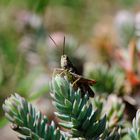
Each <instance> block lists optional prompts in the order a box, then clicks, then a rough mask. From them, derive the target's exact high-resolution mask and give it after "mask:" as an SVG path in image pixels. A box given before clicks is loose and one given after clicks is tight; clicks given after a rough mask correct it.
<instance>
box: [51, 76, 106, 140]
mask: <svg viewBox="0 0 140 140" xmlns="http://www.w3.org/2000/svg"><path fill="white" fill-rule="evenodd" d="M52 92H53V94H51V95H52V97H53V99H54V105H55V106H56V109H57V112H56V113H55V115H57V116H58V117H59V118H60V119H61V120H62V121H63V122H61V123H60V125H61V126H63V127H65V128H67V129H70V130H71V134H72V137H83V138H86V139H90V138H92V139H98V138H99V137H100V135H101V134H102V133H103V132H104V130H105V126H106V116H104V117H103V118H100V119H98V118H97V117H98V113H99V111H98V109H97V110H94V109H93V107H92V105H91V103H90V102H89V96H88V93H87V94H85V95H83V97H82V93H81V91H80V89H78V90H77V91H75V90H74V89H73V87H72V85H71V84H70V83H69V82H68V81H67V80H66V79H65V78H62V77H61V76H60V75H57V76H55V77H54V78H53V80H52Z"/></svg>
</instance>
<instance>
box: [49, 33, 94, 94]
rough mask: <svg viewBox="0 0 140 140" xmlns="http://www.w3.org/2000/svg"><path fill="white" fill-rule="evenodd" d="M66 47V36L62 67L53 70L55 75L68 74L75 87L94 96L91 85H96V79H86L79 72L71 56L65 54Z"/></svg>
mask: <svg viewBox="0 0 140 140" xmlns="http://www.w3.org/2000/svg"><path fill="white" fill-rule="evenodd" d="M49 37H50V39H51V40H52V41H53V42H54V44H55V46H56V47H57V44H56V43H55V41H54V40H53V38H52V37H51V36H50V35H49ZM64 48H65V37H64V41H63V54H62V56H61V68H56V69H55V70H54V72H53V75H56V74H60V75H61V76H66V77H67V79H68V80H69V81H70V82H71V83H72V85H73V87H74V89H78V88H80V89H81V91H82V93H87V94H89V96H90V97H94V92H93V91H92V89H91V87H90V86H92V85H94V84H95V83H96V81H95V80H90V79H86V78H84V77H83V76H81V75H78V74H77V69H76V68H75V67H74V65H73V64H72V62H71V61H70V59H69V57H68V56H67V55H66V54H64Z"/></svg>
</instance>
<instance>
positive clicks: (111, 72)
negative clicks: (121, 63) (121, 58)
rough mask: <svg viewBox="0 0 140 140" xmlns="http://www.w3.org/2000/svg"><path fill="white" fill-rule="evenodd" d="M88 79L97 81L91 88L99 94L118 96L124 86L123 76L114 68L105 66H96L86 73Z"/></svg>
mask: <svg viewBox="0 0 140 140" xmlns="http://www.w3.org/2000/svg"><path fill="white" fill-rule="evenodd" d="M88 77H90V78H93V79H96V81H98V82H97V83H96V85H95V86H94V87H93V88H94V89H95V91H96V92H97V93H99V94H103V93H105V94H111V93H117V94H120V93H121V92H122V91H121V90H122V89H123V86H124V75H123V73H122V72H121V71H120V70H118V69H116V68H108V67H107V66H106V65H96V67H95V68H94V69H93V70H90V71H89V72H88Z"/></svg>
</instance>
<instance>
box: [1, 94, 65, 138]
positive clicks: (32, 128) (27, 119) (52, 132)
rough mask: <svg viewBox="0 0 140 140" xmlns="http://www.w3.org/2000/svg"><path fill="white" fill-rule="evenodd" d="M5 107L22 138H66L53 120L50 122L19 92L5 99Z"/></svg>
mask: <svg viewBox="0 0 140 140" xmlns="http://www.w3.org/2000/svg"><path fill="white" fill-rule="evenodd" d="M3 109H4V111H5V116H6V117H7V119H8V120H9V121H11V122H12V129H13V130H15V131H17V132H19V133H20V134H21V135H20V136H19V138H20V139H21V140H27V139H28V140H43V139H55V140H60V139H64V136H63V135H62V134H61V132H60V130H59V128H57V127H56V126H55V123H54V122H53V121H52V122H49V121H48V119H47V117H46V116H43V115H42V114H41V113H40V112H39V111H37V110H36V109H35V108H34V107H33V106H32V105H31V104H30V103H28V102H27V101H26V100H25V99H24V98H22V97H20V96H19V95H18V94H15V95H12V96H11V97H10V98H8V99H7V100H5V104H3Z"/></svg>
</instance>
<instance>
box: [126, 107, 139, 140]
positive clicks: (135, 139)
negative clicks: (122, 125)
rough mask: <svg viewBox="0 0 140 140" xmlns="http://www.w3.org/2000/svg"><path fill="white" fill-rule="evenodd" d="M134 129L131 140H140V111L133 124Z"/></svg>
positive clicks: (130, 133) (130, 132)
mask: <svg viewBox="0 0 140 140" xmlns="http://www.w3.org/2000/svg"><path fill="white" fill-rule="evenodd" d="M132 125H133V127H132V128H131V129H130V131H129V135H130V137H131V140H140V109H139V110H138V111H137V114H136V117H135V118H134V119H133V122H132Z"/></svg>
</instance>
